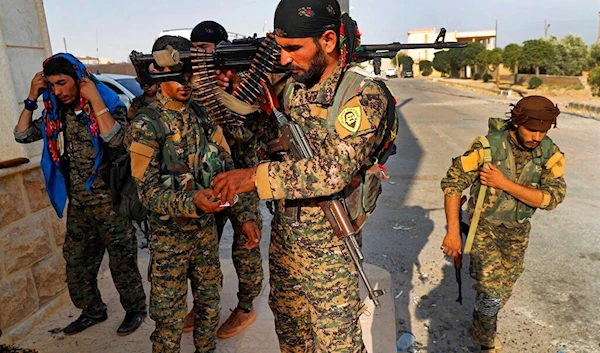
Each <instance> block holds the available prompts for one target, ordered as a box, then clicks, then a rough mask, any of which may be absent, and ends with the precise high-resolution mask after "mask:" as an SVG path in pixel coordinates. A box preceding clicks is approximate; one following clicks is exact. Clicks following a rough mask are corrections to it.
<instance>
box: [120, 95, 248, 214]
mask: <svg viewBox="0 0 600 353" xmlns="http://www.w3.org/2000/svg"><path fill="white" fill-rule="evenodd" d="M152 107H154V108H155V109H157V110H159V111H160V112H161V122H162V123H164V124H165V127H166V128H167V130H168V131H170V136H167V138H171V139H172V141H173V146H174V149H175V153H176V154H177V158H178V159H179V160H180V161H181V162H182V163H183V164H184V166H183V168H184V169H186V170H178V171H173V170H169V171H163V170H161V162H162V147H163V146H160V144H159V141H157V136H156V132H155V131H154V129H153V128H152V127H151V126H150V125H149V124H148V123H147V122H146V121H144V120H143V119H136V120H134V121H133V122H132V124H131V126H130V128H129V131H128V134H127V136H126V142H125V144H126V146H127V147H128V149H129V151H130V153H131V166H132V175H133V177H134V179H135V180H136V183H137V186H138V193H139V195H140V200H141V201H142V203H143V204H144V205H145V206H146V207H148V209H150V210H151V211H152V212H154V213H157V214H159V215H167V216H171V217H184V218H201V217H202V216H204V215H205V214H203V213H202V211H200V210H199V209H197V208H196V205H195V203H194V194H195V193H196V191H197V190H199V189H200V188H201V187H200V186H199V185H198V184H199V182H198V181H197V180H196V179H197V177H196V175H194V174H196V173H195V172H197V169H198V166H201V165H202V160H201V159H202V154H201V151H200V148H201V147H200V146H201V145H202V144H203V143H207V142H210V143H211V144H212V146H214V147H215V148H216V149H217V154H218V156H217V157H218V158H219V159H221V160H222V161H224V166H225V170H231V169H234V165H233V160H232V159H231V155H230V152H229V146H228V145H227V142H226V141H225V138H224V136H223V132H222V130H221V128H220V127H216V126H214V125H212V124H211V123H210V122H209V121H208V119H206V117H199V116H198V115H197V113H196V112H195V111H194V110H193V109H191V108H190V106H189V104H187V103H184V102H179V101H176V100H173V99H169V98H166V97H164V96H162V95H161V94H160V93H159V94H158V99H157V101H155V102H154V103H152ZM207 136H209V137H208V138H207ZM203 139H204V141H203ZM207 140H209V141H207ZM165 174H176V177H177V179H178V182H177V184H179V185H171V186H167V185H165V183H164V179H163V176H165ZM251 198H252V196H251V193H247V194H242V195H240V200H239V202H238V203H236V205H234V207H232V209H231V211H232V213H233V214H235V215H236V216H237V217H238V220H239V221H240V222H241V223H244V222H246V221H254V220H255V216H254V214H253V213H252V210H251V209H250V206H249V205H248V204H249V202H250V200H251Z"/></svg>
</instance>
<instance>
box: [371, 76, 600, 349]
mask: <svg viewBox="0 0 600 353" xmlns="http://www.w3.org/2000/svg"><path fill="white" fill-rule="evenodd" d="M388 85H389V86H390V87H391V89H392V90H393V93H394V95H395V96H396V98H397V99H398V106H397V108H398V111H399V112H400V124H399V134H398V139H397V143H396V144H397V147H398V153H397V154H396V155H394V156H392V157H391V158H390V159H389V161H388V163H387V164H386V167H387V168H388V172H387V174H388V175H389V177H390V178H389V179H388V180H387V181H385V182H384V191H383V194H382V196H381V198H380V201H379V203H378V206H377V210H376V211H375V214H374V215H373V216H372V217H371V219H370V220H369V222H368V224H367V225H366V228H365V231H364V238H363V239H364V252H365V255H366V261H367V262H370V263H373V264H375V265H378V266H380V267H383V268H385V269H386V270H388V271H389V272H390V273H391V274H392V282H393V290H394V293H392V294H393V296H394V298H395V302H396V318H397V321H398V323H397V329H398V335H400V334H402V333H403V332H412V333H413V334H414V335H415V337H416V341H417V342H416V343H415V345H413V348H412V349H413V350H414V351H415V352H417V351H420V352H462V351H469V350H471V351H472V350H474V349H475V347H476V345H475V343H474V342H473V341H472V339H471V338H470V336H469V334H468V327H469V324H470V319H471V312H472V308H473V305H474V299H475V296H474V291H473V290H472V288H471V286H472V284H473V281H472V280H471V279H470V278H469V276H468V271H467V267H468V258H467V257H466V258H465V259H464V261H463V267H464V268H463V271H462V277H463V297H464V303H463V305H462V306H461V305H459V304H458V303H457V302H455V299H456V297H457V293H458V292H457V285H456V282H455V272H454V268H453V266H452V263H451V262H450V261H448V260H446V259H444V257H443V255H442V252H441V250H440V245H441V242H442V239H443V237H444V235H445V232H446V228H445V227H446V222H445V215H444V211H443V194H442V191H441V189H440V186H439V185H440V180H441V178H442V177H443V176H444V174H445V172H446V170H447V168H448V167H449V165H450V163H451V159H452V158H453V157H456V156H458V155H461V154H462V153H463V152H464V151H465V149H466V148H467V147H468V146H469V144H470V143H471V141H472V140H473V139H474V138H475V137H476V136H477V135H485V134H486V132H487V119H488V118H489V117H502V116H504V115H505V113H506V112H508V111H509V110H510V106H509V103H515V102H516V101H517V99H505V98H498V97H494V96H490V95H484V94H479V93H474V92H470V91H467V90H462V89H458V88H454V87H448V86H446V85H444V84H442V83H436V82H431V81H426V80H422V79H390V80H389V81H388ZM559 108H560V107H559ZM549 136H550V137H551V138H552V139H553V140H554V142H555V143H556V144H557V145H558V146H559V147H560V148H561V150H562V151H563V152H564V153H565V155H566V173H565V179H566V181H567V184H568V191H567V197H566V200H565V202H564V203H563V204H561V205H559V207H558V209H556V210H554V211H551V212H547V211H538V212H537V213H536V214H535V216H534V217H533V220H532V232H531V240H530V245H529V249H528V251H527V255H526V264H525V266H526V269H525V273H524V274H523V276H522V277H521V279H520V280H519V281H518V283H517V285H516V287H515V291H514V294H513V297H512V298H511V299H510V300H509V302H508V304H507V305H506V306H505V308H504V309H503V311H502V312H501V315H500V322H499V332H500V335H501V338H502V339H503V341H504V343H505V351H506V352H557V351H558V350H563V351H564V352H570V351H572V352H600V346H599V344H600V308H599V306H598V303H599V301H598V298H599V297H600V240H599V238H598V235H599V234H598V233H599V232H598V231H599V230H600V220H599V215H600V213H599V210H600V189H599V186H600V167H599V164H600V163H599V162H600V157H599V151H600V121H597V120H591V119H586V118H582V117H579V116H575V115H570V114H561V115H560V116H559V119H558V128H557V129H553V130H551V131H550V133H549Z"/></svg>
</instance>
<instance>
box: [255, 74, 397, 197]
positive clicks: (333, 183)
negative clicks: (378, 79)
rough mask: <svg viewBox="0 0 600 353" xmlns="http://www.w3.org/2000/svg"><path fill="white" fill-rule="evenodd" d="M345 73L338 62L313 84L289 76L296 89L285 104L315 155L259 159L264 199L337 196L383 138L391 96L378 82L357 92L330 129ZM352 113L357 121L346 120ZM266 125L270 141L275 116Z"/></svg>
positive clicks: (258, 175) (264, 135)
mask: <svg viewBox="0 0 600 353" xmlns="http://www.w3.org/2000/svg"><path fill="white" fill-rule="evenodd" d="M342 74H343V70H342V68H341V66H338V67H337V68H336V69H335V71H334V72H333V74H332V75H331V76H330V77H329V78H327V79H326V80H325V81H324V82H322V83H320V84H317V85H315V86H314V87H312V88H310V89H307V88H306V86H305V85H303V84H300V83H298V82H296V81H294V80H293V79H292V78H290V79H289V81H288V83H287V84H288V85H294V90H293V96H292V97H291V99H290V101H289V102H290V103H289V106H287V107H285V109H286V111H287V112H288V113H289V116H290V119H291V120H292V121H294V122H295V123H297V124H298V125H299V126H300V128H301V129H302V130H303V131H304V135H305V137H306V139H307V140H308V143H309V145H310V147H311V149H312V150H313V154H314V155H313V157H312V158H311V159H303V160H293V159H292V158H291V156H290V155H285V156H284V157H283V160H282V161H279V162H268V163H261V164H259V165H258V168H257V171H256V185H257V189H258V194H259V197H260V198H261V199H276V200H281V199H291V200H293V199H312V198H317V197H321V196H329V195H333V194H335V193H337V192H339V191H341V190H342V189H343V188H344V187H346V186H347V185H348V184H349V183H350V181H351V180H352V178H353V176H354V175H355V174H356V172H357V171H358V170H359V169H360V168H361V167H362V166H364V165H366V164H367V162H368V160H369V158H370V157H371V154H372V153H373V151H374V149H375V148H376V147H377V146H379V144H380V143H381V141H382V139H383V133H384V132H385V123H382V120H383V118H384V117H385V116H386V107H387V99H386V95H385V93H384V92H383V90H382V89H381V87H380V86H378V85H377V84H376V83H374V82H369V83H367V84H365V85H364V86H363V88H362V90H361V92H360V93H359V94H358V95H357V96H355V97H352V98H351V99H349V100H348V101H347V103H346V104H345V105H344V107H343V109H341V110H340V114H339V115H338V117H337V121H336V129H335V130H336V131H335V133H334V134H330V133H329V130H328V123H329V118H328V108H329V107H330V106H331V105H332V103H333V99H334V96H335V90H336V88H337V86H338V83H339V81H340V79H341V78H342ZM284 91H285V90H284ZM349 114H350V115H352V117H353V123H354V124H353V126H348V124H345V123H344V122H345V121H346V120H345V119H346V118H347V117H348V115H349ZM383 121H384V120H383ZM261 125H262V126H264V127H266V128H265V129H264V130H263V131H262V134H261V138H262V139H263V140H264V141H269V140H271V139H273V138H275V137H277V136H276V134H277V129H276V128H274V124H273V123H272V120H270V122H269V123H268V124H261Z"/></svg>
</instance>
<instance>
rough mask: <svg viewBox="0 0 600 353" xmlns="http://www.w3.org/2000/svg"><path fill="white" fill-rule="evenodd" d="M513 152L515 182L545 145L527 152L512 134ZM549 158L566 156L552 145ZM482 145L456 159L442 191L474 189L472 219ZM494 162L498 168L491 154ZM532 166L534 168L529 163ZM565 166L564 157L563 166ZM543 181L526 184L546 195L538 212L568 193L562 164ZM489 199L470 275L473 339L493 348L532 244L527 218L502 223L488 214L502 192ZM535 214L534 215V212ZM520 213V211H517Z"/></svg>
mask: <svg viewBox="0 0 600 353" xmlns="http://www.w3.org/2000/svg"><path fill="white" fill-rule="evenodd" d="M508 142H509V145H510V147H509V148H510V151H511V152H512V155H513V156H514V161H515V171H514V179H513V180H510V181H512V182H517V181H518V180H519V178H520V176H521V174H522V173H523V171H524V168H525V167H526V165H527V164H528V163H530V162H532V161H533V159H534V158H535V157H536V155H539V153H540V149H541V146H542V145H541V144H540V145H539V146H538V147H537V148H536V149H535V150H533V151H530V150H524V149H522V148H521V147H519V145H518V143H517V142H516V141H515V140H514V139H513V138H512V136H510V135H508ZM551 146H552V153H551V155H553V156H554V155H557V156H560V157H562V154H561V153H560V150H559V149H558V147H557V146H556V145H554V144H551ZM481 150H482V146H481V144H480V143H475V144H474V145H473V146H472V147H471V148H470V149H469V150H468V151H467V152H466V153H465V154H464V155H463V156H462V157H458V158H455V159H453V163H452V166H451V167H450V169H449V170H448V172H447V175H446V177H445V178H444V179H442V182H441V187H442V190H443V191H444V194H445V195H446V196H460V195H461V194H462V192H463V191H464V190H466V189H467V188H469V187H471V189H472V193H471V196H472V197H471V199H470V200H469V217H470V218H472V216H473V213H474V208H475V202H476V196H475V197H473V195H476V193H475V192H474V191H475V190H476V189H477V188H478V187H479V185H480V182H479V178H478V177H479V170H480V168H481V166H482V160H481V158H480V157H479V156H480V153H479V152H480V151H481ZM492 158H493V161H492V163H493V164H499V163H500V162H498V161H497V159H496V158H495V156H492ZM530 165H531V164H530ZM560 168H564V159H563V161H562V166H560ZM540 169H541V171H540V173H541V175H540V178H539V181H537V182H534V183H524V184H523V185H527V186H534V187H535V188H537V189H539V190H541V191H542V193H543V195H544V197H543V199H544V201H542V205H541V207H540V208H542V209H545V210H553V209H555V208H556V207H557V206H558V204H559V203H561V202H562V201H563V200H564V198H565V195H566V183H565V180H564V178H563V176H562V170H559V166H556V165H554V166H553V167H550V166H548V165H545V166H544V167H543V168H540ZM488 190H489V191H488V197H486V202H485V205H484V211H483V212H482V215H481V219H480V221H479V224H478V226H477V231H476V233H475V239H474V241H473V248H472V252H471V264H470V269H469V272H470V274H471V277H473V278H474V279H475V280H476V281H477V283H476V284H475V285H474V289H475V290H476V292H477V302H476V306H475V310H474V311H473V336H474V337H475V339H476V340H477V341H478V342H479V343H480V344H481V345H483V346H487V347H493V346H494V338H495V336H496V325H497V321H498V311H499V310H500V309H501V308H502V307H503V306H504V305H505V304H506V302H507V301H508V299H509V298H510V296H511V294H512V289H513V286H514V285H515V283H516V281H517V279H519V277H520V276H521V274H522V273H523V270H524V266H523V265H524V258H525V250H526V249H527V245H528V243H529V231H530V229H531V224H530V223H529V220H528V219H525V220H523V221H522V222H516V221H509V220H505V219H504V220H499V219H497V217H494V214H490V213H487V214H486V213H485V210H489V209H490V208H491V207H493V205H494V203H495V201H496V200H498V198H499V196H501V195H502V193H504V192H502V191H501V190H498V189H494V188H488ZM504 194H505V195H506V196H508V198H509V199H510V201H511V202H514V204H515V205H518V206H516V207H522V206H521V205H524V204H523V203H522V202H520V201H518V200H516V199H515V198H514V197H512V196H510V195H508V193H504ZM532 211H535V209H534V210H532ZM514 213H516V208H515V212H514Z"/></svg>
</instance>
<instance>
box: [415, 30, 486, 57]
mask: <svg viewBox="0 0 600 353" xmlns="http://www.w3.org/2000/svg"><path fill="white" fill-rule="evenodd" d="M438 34H439V31H437V30H436V29H435V28H419V29H413V30H411V31H408V39H407V41H406V43H409V44H410V43H433V42H434V41H435V39H436V38H437V36H438ZM445 40H446V42H467V43H471V42H480V43H482V44H483V45H485V47H486V49H488V50H491V49H494V48H495V47H496V30H489V31H470V32H457V31H454V32H450V31H448V32H446V38H445ZM437 51H439V50H436V49H410V50H407V51H406V54H407V55H408V56H410V57H411V58H412V59H413V60H414V61H415V63H416V64H418V63H419V62H420V61H421V60H429V61H433V57H434V55H435V53H436V52H437Z"/></svg>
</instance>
